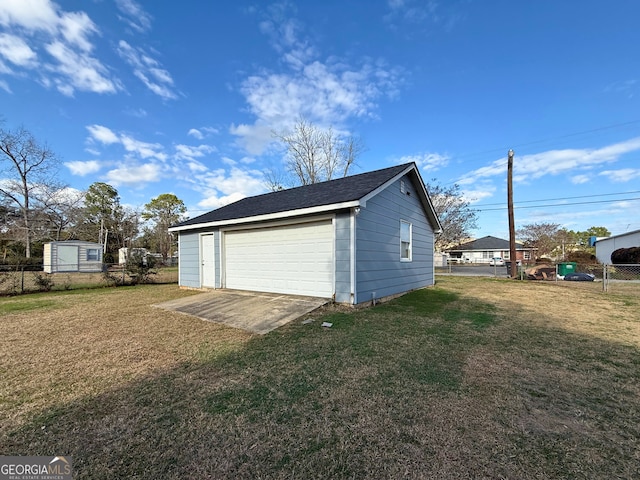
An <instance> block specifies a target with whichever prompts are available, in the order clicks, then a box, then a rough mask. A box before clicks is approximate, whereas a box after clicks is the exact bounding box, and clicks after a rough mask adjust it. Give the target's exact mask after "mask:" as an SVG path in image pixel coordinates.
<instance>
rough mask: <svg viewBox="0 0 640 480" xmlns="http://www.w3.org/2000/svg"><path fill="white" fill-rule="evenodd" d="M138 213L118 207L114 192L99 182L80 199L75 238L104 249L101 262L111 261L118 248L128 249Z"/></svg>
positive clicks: (117, 198) (136, 224) (108, 186)
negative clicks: (80, 215) (81, 206)
mask: <svg viewBox="0 0 640 480" xmlns="http://www.w3.org/2000/svg"><path fill="white" fill-rule="evenodd" d="M138 216H139V215H138V213H137V212H135V211H133V210H131V209H128V208H125V207H123V206H122V205H121V204H120V195H119V194H118V190H117V189H116V188H115V187H113V186H111V185H109V184H107V183H103V182H95V183H93V184H91V185H90V186H89V188H88V189H87V191H86V193H85V195H84V211H83V220H82V225H81V226H80V227H78V229H77V231H78V236H79V237H80V238H81V239H83V240H89V241H92V242H98V243H101V244H103V245H105V250H106V255H105V261H107V262H110V261H111V262H113V261H115V258H116V255H117V252H118V249H119V248H120V247H126V246H131V243H132V241H133V239H134V238H135V237H136V236H137V234H138Z"/></svg>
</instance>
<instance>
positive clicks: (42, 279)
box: [33, 273, 54, 292]
mask: <svg viewBox="0 0 640 480" xmlns="http://www.w3.org/2000/svg"><path fill="white" fill-rule="evenodd" d="M33 281H34V283H35V284H36V287H38V290H40V291H41V292H48V291H50V290H51V288H52V287H53V285H54V283H53V278H51V277H50V276H49V274H48V273H34V274H33Z"/></svg>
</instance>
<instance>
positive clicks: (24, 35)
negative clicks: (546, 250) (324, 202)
mask: <svg viewBox="0 0 640 480" xmlns="http://www.w3.org/2000/svg"><path fill="white" fill-rule="evenodd" d="M638 18H640V2H637V1H635V0H620V1H617V2H604V1H592V0H582V1H577V0H576V1H564V2H558V1H551V0H541V1H537V2H514V1H506V0H504V1H498V0H496V1H492V0H486V1H480V0H461V1H455V0H447V1H444V0H443V1H440V2H438V1H418V0H367V1H364V0H363V1H348V2H345V1H337V0H327V1H323V2H315V1H314V2H312V1H298V2H293V1H290V2H274V3H269V2H263V1H259V2H258V1H253V2H251V1H245V0H236V1H233V2H205V1H195V0H193V1H186V2H158V1H141V0H137V1H134V0H83V1H79V0H76V1H72V0H68V1H58V2H53V1H49V0H3V1H2V2H0V102H1V103H0V104H1V105H2V107H1V108H0V114H1V115H2V116H3V117H4V128H9V129H13V128H15V127H17V126H19V125H24V126H25V127H26V128H27V129H28V130H30V131H31V132H32V133H33V134H34V135H35V136H36V138H38V139H39V140H40V141H42V142H46V143H47V144H48V145H49V146H50V147H51V148H52V149H53V150H54V151H55V152H56V153H57V155H58V156H59V157H60V159H61V161H62V167H61V169H60V172H59V174H60V177H61V179H62V180H63V181H64V182H66V183H67V184H68V185H69V187H71V188H75V189H79V190H82V189H86V188H87V187H88V186H89V185H91V184H92V183H93V182H96V181H101V182H106V183H109V184H111V185H113V186H115V187H116V188H117V189H118V192H119V193H120V196H121V199H122V202H123V203H125V204H127V205H129V206H131V207H134V208H141V207H142V206H143V205H144V204H145V203H147V202H148V201H149V200H151V199H152V198H153V197H155V196H157V195H159V194H161V193H174V194H175V195H177V196H178V197H179V198H181V199H182V200H183V201H184V202H185V204H186V205H187V207H188V209H189V213H190V215H191V216H193V215H197V214H201V213H204V212H205V211H208V210H211V209H213V208H217V207H219V206H222V205H224V204H226V203H229V202H230V201H235V200H237V199H240V198H242V197H244V196H248V195H255V194H259V193H263V192H264V191H265V190H266V187H265V183H264V181H263V178H262V172H263V171H264V169H265V168H269V167H273V166H278V165H280V164H281V162H282V149H281V148H280V147H279V146H278V145H277V144H276V143H274V139H273V137H272V135H271V132H272V131H274V130H276V131H282V130H285V129H287V128H289V127H290V126H291V125H292V123H293V122H294V121H295V120H296V119H297V118H299V117H300V116H301V115H302V116H304V117H305V118H307V119H308V120H310V121H312V122H314V123H316V124H318V125H320V126H330V125H331V126H333V128H334V129H335V130H336V131H338V132H343V133H350V134H354V135H357V136H360V137H361V138H362V139H363V141H364V143H365V145H366V150H365V151H364V153H363V154H362V155H361V156H360V158H359V160H358V165H357V168H356V169H355V170H354V173H358V172H364V171H369V170H375V169H378V168H384V167H387V166H390V165H394V164H398V163H404V162H408V161H415V162H416V163H417V164H418V166H419V168H420V172H421V174H422V177H423V178H424V180H425V181H429V180H430V179H431V178H436V179H437V180H438V181H439V182H440V183H442V184H444V185H451V184H454V183H458V184H459V185H460V186H461V188H462V190H463V191H464V192H465V196H466V197H467V198H468V199H469V200H470V201H471V202H472V205H473V206H474V207H477V208H478V209H479V210H480V212H479V214H478V220H479V221H478V224H479V228H478V229H477V230H475V231H474V232H473V233H474V236H476V237H481V236H484V235H495V236H498V237H502V238H508V223H507V211H506V157H507V151H508V150H509V148H513V149H514V150H515V160H514V164H515V169H514V192H515V195H514V197H515V203H516V206H517V208H516V211H515V217H516V226H517V227H519V226H521V225H524V224H527V223H535V222H555V223H559V224H561V225H562V226H565V227H567V228H569V229H574V230H585V229H587V228H589V227H591V226H604V227H607V228H608V229H609V230H610V231H611V232H612V233H614V234H618V233H623V232H625V231H630V230H635V229H640V215H638V213H637V212H638V210H639V209H640V161H639V158H640V108H639V107H640V62H639V56H638V45H640V29H639V28H638V27H637V19H638Z"/></svg>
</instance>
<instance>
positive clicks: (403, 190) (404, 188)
mask: <svg viewBox="0 0 640 480" xmlns="http://www.w3.org/2000/svg"><path fill="white" fill-rule="evenodd" d="M400 193H407V187H406V185H405V184H404V180H400Z"/></svg>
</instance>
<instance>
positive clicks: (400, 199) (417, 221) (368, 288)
mask: <svg viewBox="0 0 640 480" xmlns="http://www.w3.org/2000/svg"><path fill="white" fill-rule="evenodd" d="M402 180H404V184H405V187H406V190H407V191H408V193H409V194H408V195H407V194H406V193H401V192H400V180H398V181H396V182H394V183H393V184H391V185H390V186H389V187H387V188H386V189H385V190H383V191H382V192H380V193H379V194H377V195H376V196H374V197H373V198H371V199H369V200H368V201H367V203H366V206H364V207H363V208H361V210H360V213H359V215H358V216H356V265H357V266H356V272H357V273H356V302H355V303H365V302H368V301H371V300H372V298H374V297H375V298H381V297H386V296H389V295H394V294H397V293H402V292H406V291H409V290H413V289H416V288H421V287H424V286H427V285H433V283H434V273H433V236H434V234H433V229H432V228H431V226H430V225H429V221H428V220H427V218H426V215H425V213H424V209H423V207H422V204H421V202H420V200H419V198H418V195H417V193H416V191H415V189H414V186H413V183H412V182H411V180H410V179H409V178H408V177H404V178H403V179H402ZM401 220H405V221H407V222H410V223H411V224H412V261H410V262H402V261H400V221H401Z"/></svg>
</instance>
